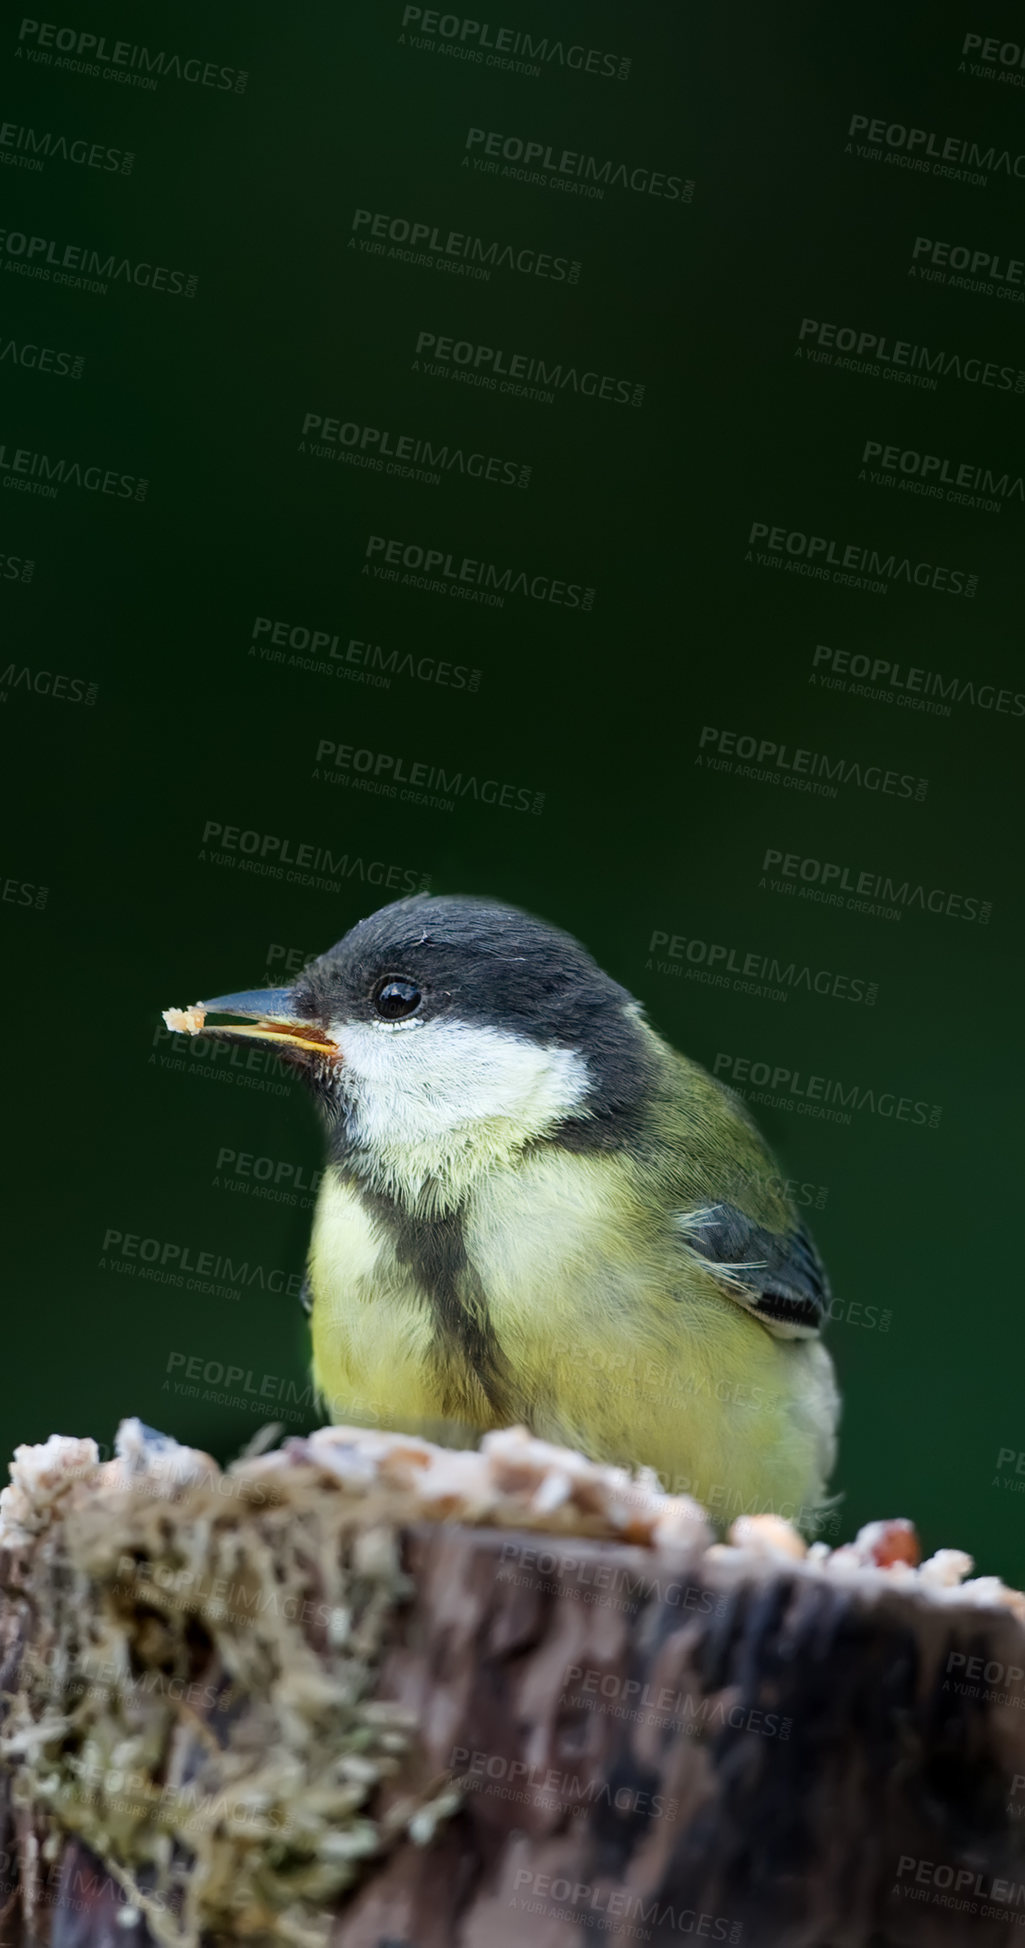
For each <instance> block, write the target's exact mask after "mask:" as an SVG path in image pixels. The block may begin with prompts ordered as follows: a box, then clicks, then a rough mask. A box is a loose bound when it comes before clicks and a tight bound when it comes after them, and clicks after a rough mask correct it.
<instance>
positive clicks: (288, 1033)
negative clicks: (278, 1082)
mask: <svg viewBox="0 0 1025 1948" xmlns="http://www.w3.org/2000/svg"><path fill="white" fill-rule="evenodd" d="M207 1015H242V1016H243V1017H244V1019H243V1020H242V1021H225V1022H220V1021H217V1022H208V1021H207V1019H206V1017H207ZM164 1020H165V1021H166V1023H167V1026H168V1028H170V1030H171V1031H172V1033H173V1034H176V1035H208V1036H214V1037H215V1038H216V1039H217V1040H219V1041H222V1042H250V1041H256V1042H268V1043H270V1044H272V1045H273V1046H274V1047H275V1048H276V1049H277V1050H278V1051H279V1053H280V1054H281V1055H283V1056H287V1055H291V1056H292V1057H293V1059H298V1060H301V1061H303V1062H308V1061H309V1060H310V1059H311V1058H312V1057H313V1056H317V1055H319V1056H320V1058H321V1060H322V1061H325V1062H340V1061H341V1059H342V1058H341V1054H340V1052H339V1048H338V1043H337V1042H335V1041H332V1039H331V1037H330V1035H326V1034H325V1033H324V1030H323V1029H322V1028H320V1027H318V1025H317V1023H316V1022H315V1021H309V1020H304V1019H303V1017H302V1016H301V1015H299V1014H297V1012H296V1006H295V993H294V990H293V989H292V988H252V989H250V990H249V991H248V992H245V993H242V994H218V995H215V996H214V998H213V1000H212V1001H196V1002H194V1003H193V1005H192V1007H191V1008H165V1009H164Z"/></svg>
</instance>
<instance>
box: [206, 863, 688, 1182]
mask: <svg viewBox="0 0 1025 1948" xmlns="http://www.w3.org/2000/svg"><path fill="white" fill-rule="evenodd" d="M169 1012H170V1011H169ZM187 1014H188V1016H189V1017H191V1019H189V1021H188V1025H189V1027H190V1028H191V1031H192V1032H194V1033H195V1032H199V1033H202V1034H205V1035H214V1036H217V1037H220V1038H223V1039H228V1040H235V1039H238V1040H253V1039H258V1040H261V1041H263V1042H264V1043H265V1044H273V1046H274V1048H275V1049H276V1051H277V1053H278V1054H279V1055H280V1056H281V1057H282V1058H283V1059H285V1060H287V1061H288V1062H290V1063H293V1064H295V1065H296V1066H297V1067H298V1068H299V1069H300V1070H301V1072H302V1073H303V1075H304V1076H305V1077H306V1079H307V1081H308V1082H309V1083H310V1084H311V1085H312V1087H313V1090H314V1092H315V1094H316V1096H317V1099H318V1101H319V1103H320V1106H321V1108H322V1110H323V1111H324V1114H325V1116H326V1119H327V1121H328V1124H329V1128H330V1152H331V1157H332V1159H333V1160H334V1161H336V1162H342V1163H346V1164H348V1165H349V1167H351V1168H353V1169H355V1170H357V1171H362V1172H363V1174H365V1175H366V1176H367V1177H369V1178H371V1179H372V1180H374V1181H375V1182H377V1183H378V1185H379V1187H381V1188H390V1189H391V1190H392V1191H393V1192H395V1193H396V1194H406V1193H407V1192H409V1193H411V1192H412V1188H413V1186H415V1185H421V1186H422V1185H423V1183H424V1182H426V1181H427V1180H428V1179H430V1178H439V1177H441V1178H444V1177H446V1176H448V1177H449V1178H450V1179H454V1178H456V1177H458V1178H459V1179H464V1178H466V1177H468V1176H472V1175H473V1173H474V1171H475V1170H477V1169H486V1168H487V1167H489V1165H492V1164H494V1163H495V1162H497V1161H499V1160H501V1159H503V1158H506V1157H508V1156H510V1155H511V1154H513V1153H515V1152H516V1151H518V1150H521V1149H522V1148H523V1147H524V1146H525V1145H526V1144H528V1143H530V1142H532V1141H536V1140H538V1139H539V1138H543V1137H546V1136H551V1135H552V1134H553V1133H554V1132H556V1131H558V1132H559V1133H560V1138H561V1140H564V1141H566V1142H568V1143H570V1144H577V1145H579V1146H581V1147H603V1146H605V1145H607V1144H610V1143H612V1142H614V1141H618V1135H619V1132H620V1130H621V1128H622V1126H623V1124H624V1121H625V1120H626V1119H629V1117H630V1114H631V1111H632V1110H634V1109H635V1108H636V1106H637V1104H638V1103H639V1102H640V1100H641V1098H642V1096H643V1092H644V1087H645V1082H646V1072H647V1070H648V1067H649V1064H650V1060H651V1056H650V1043H649V1041H648V1038H647V1036H646V1034H645V1031H644V1028H643V1026H642V1024H641V1020H640V1008H639V1005H638V1003H637V1002H635V1001H634V1000H633V998H632V997H631V995H629V994H628V993H627V991H626V989H625V988H622V987H620V986H619V985H618V983H617V982H615V981H613V980H612V979H611V978H610V977H609V976H608V975H607V974H605V973H603V972H602V970H601V968H600V967H599V966H598V965H597V963H596V962H595V961H594V960H592V958H591V956H590V955H589V954H588V953H587V952H586V951H585V950H584V948H583V947H581V946H580V945H579V944H578V942H577V941H575V940H573V939H572V938H571V936H570V935H569V934H566V933H563V932H561V931H560V930H559V929H558V928H556V927H552V926H548V925H547V924H546V923H545V922H543V921H541V920H536V919H533V918H532V917H531V916H530V915H528V914H525V913H521V912H519V911H518V910H517V909H516V908H514V907H511V906H504V905H500V904H498V903H497V902H493V901H490V900H483V899H466V898H448V897H431V896H430V895H427V894H417V895H415V896H414V897H413V898H411V899H405V900H399V901H396V902H395V904H394V905H392V906H386V907H382V908H381V909H380V911H379V912H377V913H372V914H370V915H369V916H368V918H367V919H365V920H360V921H359V922H358V923H357V925H356V926H354V927H353V928H352V929H351V931H350V932H349V933H347V934H346V935H345V937H344V938H343V939H342V940H340V941H338V943H337V945H336V946H334V947H331V948H329V949H328V951H327V952H326V953H324V954H322V955H321V956H320V958H319V959H318V960H315V961H313V962H311V963H310V965H309V966H308V967H307V968H306V969H305V970H304V972H303V973H302V975H301V976H300V977H299V979H298V980H297V981H296V982H295V983H294V985H293V986H292V987H289V988H274V989H265V990H263V991H259V990H255V991H253V992H248V993H240V994H225V995H219V996H217V997H216V998H215V999H213V1000H211V1001H207V1002H204V1003H203V1004H201V1006H200V1005H198V1004H197V1008H196V1010H194V1011H187ZM213 1014H218V1015H233V1016H236V1017H237V1016H242V1017H243V1018H244V1019H243V1020H242V1021H241V1022H239V1021H237V1020H236V1021H227V1022H216V1023H215V1022H207V1020H206V1019H205V1016H206V1015H213ZM186 1020H187V1015H184V1014H183V1015H181V1016H177V1017H174V1025H176V1026H177V1025H185V1023H186Z"/></svg>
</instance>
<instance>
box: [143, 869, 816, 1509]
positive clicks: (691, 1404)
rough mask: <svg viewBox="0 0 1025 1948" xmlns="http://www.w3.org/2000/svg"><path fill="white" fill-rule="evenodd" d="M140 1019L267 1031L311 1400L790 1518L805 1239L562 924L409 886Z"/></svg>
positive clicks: (807, 1289)
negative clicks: (305, 1244)
mask: <svg viewBox="0 0 1025 1948" xmlns="http://www.w3.org/2000/svg"><path fill="white" fill-rule="evenodd" d="M207 1013H211V1014H227V1015H232V1016H236V1017H239V1016H241V1017H242V1021H241V1022H238V1021H235V1022H234V1023H230V1022H229V1023H225V1024H213V1023H210V1024H208V1023H207V1022H206V1015H207ZM167 1019H168V1022H169V1025H171V1026H174V1027H178V1028H182V1029H185V1030H187V1031H189V1032H193V1033H202V1034H206V1035H215V1036H219V1037H224V1038H228V1039H247V1040H248V1039H260V1040H262V1041H264V1042H266V1043H267V1044H270V1045H273V1047H274V1049H275V1051H276V1053H277V1054H278V1055H279V1056H280V1057H281V1058H282V1059H283V1060H284V1061H286V1062H289V1063H294V1064H295V1066H296V1067H297V1068H298V1069H299V1070H300V1071H301V1073H302V1074H303V1076H304V1077H305V1078H306V1080H307V1082H308V1083H309V1085H310V1087H311V1088H312V1090H313V1093H314V1096H315V1098H316V1101H317V1103H318V1105H319V1108H320V1110H321V1112H322V1115H323V1118H324V1121H325V1123H326V1126H327V1149H328V1156H327V1164H326V1168H325V1171H324V1176H323V1180H322V1185H321V1189H320V1193H319V1197H318V1201H317V1207H316V1215H315V1218H314V1224H313V1233H312V1238H311V1243H310V1251H309V1260H308V1269H307V1290H308V1295H309V1307H310V1310H311V1312H312V1334H313V1377H314V1381H315V1384H316V1386H317V1387H318V1389H319V1390H320V1392H321V1393H322V1395H323V1396H324V1399H325V1403H326V1406H327V1409H328V1411H329V1412H330V1413H331V1415H332V1417H333V1418H334V1419H335V1420H338V1421H347V1422H356V1423H360V1424H371V1425H379V1426H383V1427H388V1428H397V1429H399V1430H401V1431H415V1432H417V1433H420V1434H424V1435H427V1436H428V1437H429V1438H431V1439H434V1440H439V1439H440V1440H442V1441H445V1442H448V1443H449V1444H457V1445H460V1446H466V1445H473V1443H474V1441H475V1439H476V1438H478V1437H479V1435H480V1434H481V1433H482V1432H483V1431H485V1430H486V1429H488V1428H494V1427H503V1426H508V1425H510V1424H512V1423H522V1424H524V1425H526V1426H527V1427H528V1428H530V1429H531V1430H532V1431H533V1432H534V1433H535V1434H537V1435H540V1436H542V1437H543V1438H546V1439H549V1440H552V1441H558V1442H561V1443H563V1444H564V1445H566V1446H569V1447H573V1448H577V1449H580V1450H582V1451H583V1452H584V1453H585V1454H586V1455H588V1456H590V1457H591V1458H592V1459H594V1460H600V1461H611V1462H616V1463H620V1464H625V1465H628V1466H632V1465H638V1464H643V1465H645V1466H647V1467H649V1468H651V1469H653V1470H654V1471H655V1472H656V1473H657V1475H658V1476H659V1479H660V1481H661V1482H662V1485H663V1486H664V1487H666V1488H667V1489H669V1490H670V1491H671V1492H674V1493H684V1492H686V1493H690V1494H693V1495H695V1496H696V1497H697V1498H698V1499H699V1500H701V1501H702V1502H704V1504H705V1506H706V1507H707V1508H708V1509H709V1510H710V1511H711V1513H712V1514H713V1516H718V1518H719V1519H720V1520H722V1521H726V1520H729V1519H731V1518H732V1517H733V1516H734V1515H736V1514H739V1513H741V1512H749V1511H757V1510H765V1509H772V1510H774V1511H776V1512H778V1513H781V1514H785V1515H789V1516H790V1517H791V1518H792V1519H795V1520H796V1521H797V1522H798V1523H800V1524H802V1525H803V1526H805V1527H806V1528H809V1527H811V1528H813V1527H814V1525H815V1516H816V1511H817V1510H819V1508H820V1507H821V1505H822V1502H823V1496H824V1490H825V1485H826V1481H827V1478H828V1475H829V1471H830V1468H831V1466H832V1461H833V1454H834V1444H835V1428H836V1421H837V1415H838V1408H839V1403H838V1396H837V1391H836V1385H835V1381H834V1376H833V1367H832V1362H831V1360H830V1358H829V1355H828V1353H827V1351H826V1349H825V1347H824V1346H823V1344H822V1342H821V1339H820V1329H821V1327H822V1324H823V1321H824V1319H825V1316H826V1313H827V1311H828V1305H829V1288H828V1284H827V1280H826V1274H825V1271H824V1269H823V1266H822V1263H821V1260H820V1258H819V1256H818V1253H817V1251H816V1249H815V1246H814V1244H813V1242H812V1240H811V1238H810V1237H809V1235H808V1232H807V1231H806V1230H805V1228H804V1226H803V1224H802V1223H801V1221H800V1219H799V1217H798V1215H797V1213H796V1211H795V1209H794V1207H793V1204H792V1203H791V1201H790V1198H789V1196H788V1194H787V1191H786V1188H785V1185H784V1183H783V1182H782V1180H781V1178H780V1176H779V1174H778V1171H777V1169H776V1166H775V1165H774V1163H773V1160H772V1158H771V1156H770V1154H769V1152H768V1150H767V1149H766V1147H765V1145H764V1144H763V1142H762V1140H761V1138H760V1136H759V1134H758V1130H757V1128H756V1126H755V1124H754V1122H753V1120H752V1118H751V1116H750V1115H749V1113H748V1111H747V1109H746V1107H745V1105H744V1104H743V1102H742V1101H741V1100H740V1098H739V1097H738V1096H736V1095H734V1094H733V1092H732V1091H731V1090H729V1089H727V1088H725V1087H724V1086H723V1085H722V1084H721V1083H719V1082H717V1081H715V1080H714V1079H713V1078H712V1076H710V1075H709V1074H708V1073H707V1072H706V1071H705V1070H704V1069H702V1068H700V1067H699V1066H698V1064H697V1063H695V1062H691V1061H689V1060H688V1059H687V1058H686V1057H685V1056H683V1055H679V1054H677V1053H676V1051H675V1050H674V1049H672V1048H670V1047H669V1046H668V1044H667V1043H666V1042H665V1041H663V1040H662V1038H661V1037H660V1036H659V1035H658V1034H657V1033H656V1032H655V1031H654V1029H652V1028H651V1027H650V1026H649V1025H648V1024H647V1022H646V1021H645V1020H644V1017H643V1014H642V1009H641V1005H640V1003H639V1002H637V1001H636V1000H634V998H633V997H632V996H631V995H630V994H629V993H628V992H627V990H626V989H625V988H623V987H620V986H619V984H618V983H617V982H616V981H614V980H612V979H611V978H610V977H609V975H607V974H605V973H603V972H602V969H601V968H600V967H599V966H598V965H597V964H596V962H595V961H594V960H592V958H591V956H590V955H589V954H588V953H587V952H586V951H585V949H584V948H583V947H582V946H580V945H579V943H578V942H577V941H576V940H574V939H572V938H571V936H570V935H569V934H566V933H563V932H561V931H560V930H559V929H557V928H556V927H554V926H549V925H547V924H546V923H545V922H543V921H541V920H538V919H534V918H532V917H531V916H530V915H528V914H526V913H522V912H520V911H518V910H517V909H515V908H513V907H510V906H505V905H500V904H498V903H497V902H495V901H491V900H486V899H470V898H447V897H432V896H430V895H426V894H417V895H414V896H413V897H412V898H410V899H403V900H399V901H396V902H395V904H394V905H390V906H385V907H382V908H381V909H380V911H379V912H376V913H372V914H370V915H369V917H368V918H367V919H364V920H360V921H359V922H358V923H357V925H356V926H354V927H353V928H352V929H351V931H350V932H349V933H347V934H346V935H345V937H344V939H342V940H340V941H339V942H338V944H337V945H336V946H334V947H331V948H329V949H328V951H327V952H326V953H325V954H323V955H321V956H320V958H319V959H318V960H315V961H313V962H312V963H311V964H310V965H309V966H307V968H306V969H305V971H304V973H303V974H302V975H301V976H300V978H299V979H298V980H297V981H296V982H295V984H294V986H292V987H290V988H280V989H268V990H263V991H253V992H247V993H240V994H227V995H220V996H218V997H217V998H215V999H214V1000H211V1001H207V1002H204V1003H197V1004H196V1006H195V1008H194V1009H189V1010H185V1011H181V1012H178V1011H174V1010H171V1011H168V1015H167Z"/></svg>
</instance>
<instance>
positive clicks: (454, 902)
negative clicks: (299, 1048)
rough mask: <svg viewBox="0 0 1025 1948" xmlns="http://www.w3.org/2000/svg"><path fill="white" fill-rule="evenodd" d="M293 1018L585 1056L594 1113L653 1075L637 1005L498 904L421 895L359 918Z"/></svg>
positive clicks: (537, 925)
mask: <svg viewBox="0 0 1025 1948" xmlns="http://www.w3.org/2000/svg"><path fill="white" fill-rule="evenodd" d="M294 999H295V1005H296V1011H297V1014H299V1015H301V1016H303V1017H305V1018H307V1019H310V1020H317V1021H320V1022H322V1023H323V1024H325V1026H326V1025H327V1023H329V1022H331V1021H340V1020H346V1021H373V1020H374V1019H375V1018H377V1019H380V1018H381V1017H384V1018H386V1019H388V1018H390V1019H395V1018H401V1016H402V1015H404V1014H408V1015H410V1016H416V1017H419V1018H420V1019H422V1020H423V1021H425V1022H426V1021H429V1020H431V1019H435V1018H440V1017H443V1018H447V1019H448V1020H450V1021H459V1022H466V1023H467V1024H470V1025H474V1024H477V1025H480V1026H487V1027H490V1028H497V1029H503V1030H505V1031H506V1033H508V1034H515V1035H520V1036H523V1037H526V1038H528V1039H530V1040H532V1041H536V1042H539V1043H541V1044H543V1045H546V1046H550V1045H551V1044H553V1043H554V1044H556V1045H560V1046H564V1047H568V1048H576V1049H580V1050H581V1051H582V1053H583V1054H584V1055H585V1056H586V1057H587V1059H588V1061H589V1064H590V1066H591V1069H592V1072H593V1074H594V1077H595V1084H596V1087H595V1091H594V1096H595V1098H596V1100H595V1101H594V1102H593V1104H592V1108H593V1109H596V1110H598V1112H599V1113H600V1112H601V1109H602V1108H603V1107H605V1108H612V1107H613V1106H625V1105H626V1104H628V1103H630V1102H633V1101H635V1100H637V1098H638V1094H639V1090H640V1088H641V1086H642V1081H643V1074H642V1072H643V1070H644V1068H645V1067H646V1063H645V1060H644V1058H645V1054H646V1044H645V1040H644V1037H643V1036H642V1033H641V1030H640V1028H639V1026H638V1022H637V1013H638V1004H637V1003H636V1002H635V1001H634V999H633V997H632V995H630V994H629V993H628V991H627V989H626V988H623V987H620V985H619V983H618V982H617V981H613V980H612V979H611V977H610V976H609V975H608V974H605V973H604V972H603V971H602V969H601V968H600V967H599V966H598V964H597V962H596V961H594V960H592V958H591V956H590V954H588V953H587V952H586V951H585V949H584V948H583V947H581V946H580V945H579V943H578V942H577V941H576V940H574V939H573V937H572V935H570V934H568V933H563V932H562V930H561V929H560V928H558V927H553V926H549V925H548V924H547V922H545V921H543V920H537V919H534V918H533V917H532V916H531V915H530V914H528V913H523V912H521V911H520V910H519V909H518V908H516V907H513V906H504V905H502V904H500V903H499V902H497V901H494V900H486V899H472V898H462V897H449V896H436V895H431V894H427V893H418V894H414V895H413V896H412V897H411V898H409V899H405V900H397V901H395V903H394V904H393V905H391V906H385V907H381V908H380V910H379V911H378V912H377V913H371V914H370V915H368V917H367V918H366V919H365V920H360V921H358V922H357V924H356V926H354V927H353V928H352V929H351V931H350V932H349V933H347V934H346V935H345V937H344V939H342V940H340V941H338V943H337V945H336V946H334V947H331V948H329V949H328V951H327V953H325V954H322V955H321V956H320V958H319V959H318V960H316V961H313V962H311V964H310V965H309V966H308V967H307V968H306V969H305V971H304V972H303V974H302V975H300V977H299V979H298V980H297V981H296V983H295V988H294Z"/></svg>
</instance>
